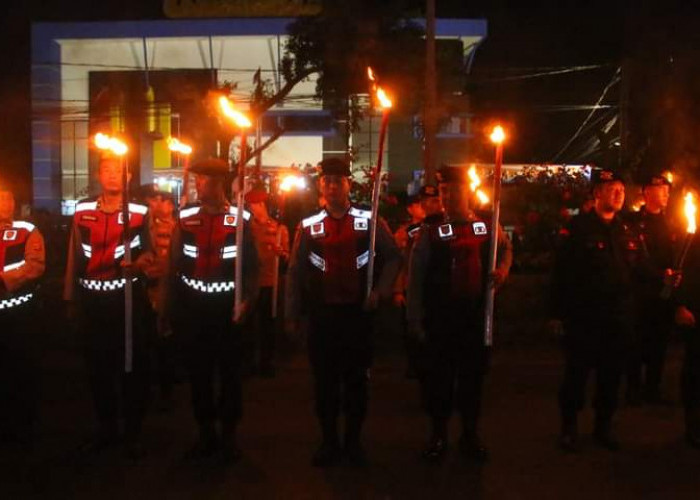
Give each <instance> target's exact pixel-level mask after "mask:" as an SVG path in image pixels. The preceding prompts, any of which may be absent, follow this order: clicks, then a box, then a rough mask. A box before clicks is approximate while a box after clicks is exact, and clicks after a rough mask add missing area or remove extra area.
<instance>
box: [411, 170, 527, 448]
mask: <svg viewBox="0 0 700 500" xmlns="http://www.w3.org/2000/svg"><path fill="white" fill-rule="evenodd" d="M437 177H438V182H439V189H440V199H441V201H442V205H443V206H444V207H445V210H446V213H445V216H444V218H442V219H438V220H435V221H433V222H431V223H427V224H424V225H423V226H422V227H421V230H420V234H419V236H418V239H417V241H416V243H415V245H414V247H413V252H412V254H411V259H410V267H409V288H408V308H407V314H408V322H409V332H411V334H412V335H414V336H415V337H416V338H418V339H419V340H421V341H423V342H425V350H426V356H427V358H428V368H427V370H428V372H427V375H426V377H427V378H426V406H427V411H428V414H429V416H430V420H431V427H432V429H431V435H430V440H429V443H428V446H427V448H426V449H425V450H424V452H423V457H424V459H426V460H427V461H430V462H439V461H440V460H441V459H442V458H443V457H444V455H445V452H446V451H447V437H448V436H447V435H448V432H447V429H448V421H449V418H450V415H451V413H452V409H453V406H454V407H456V408H457V410H458V411H459V413H460V415H461V418H462V436H461V438H460V441H459V449H460V451H461V452H462V454H463V455H464V456H465V457H467V458H472V459H474V460H476V461H478V462H483V461H485V460H486V459H487V457H488V455H487V450H486V448H485V447H484V446H483V444H482V443H481V440H480V439H479V435H478V421H479V416H480V410H481V399H482V386H483V381H484V375H485V373H486V369H487V365H488V349H487V347H486V346H485V345H484V307H485V303H484V299H485V293H486V287H487V284H488V280H489V279H491V280H493V281H494V282H495V284H496V286H500V285H501V284H502V283H503V282H504V281H505V279H506V277H507V276H508V272H509V270H510V265H511V262H512V260H513V258H512V249H511V245H510V241H509V240H508V237H507V235H506V234H505V233H504V232H503V230H502V229H501V228H500V227H499V228H497V229H496V230H497V231H498V257H499V258H498V263H497V268H496V272H495V273H494V275H493V276H490V277H489V276H488V269H487V267H488V249H489V246H490V245H489V242H490V238H491V231H492V228H491V224H490V222H489V221H488V220H486V219H483V218H481V217H479V216H478V215H477V214H476V213H475V211H474V210H473V209H472V206H473V195H472V193H471V192H470V190H469V187H468V179H467V172H466V170H465V169H461V168H458V167H450V166H443V167H442V168H441V169H440V170H439V171H438V176H437ZM455 386H456V387H455Z"/></svg>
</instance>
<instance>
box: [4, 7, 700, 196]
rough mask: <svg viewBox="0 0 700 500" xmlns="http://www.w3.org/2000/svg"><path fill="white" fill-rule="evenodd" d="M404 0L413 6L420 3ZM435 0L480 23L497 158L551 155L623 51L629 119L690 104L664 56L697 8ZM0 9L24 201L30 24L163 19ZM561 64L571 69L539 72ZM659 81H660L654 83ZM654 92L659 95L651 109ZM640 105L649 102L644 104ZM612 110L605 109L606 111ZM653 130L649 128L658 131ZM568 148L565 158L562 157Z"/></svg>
mask: <svg viewBox="0 0 700 500" xmlns="http://www.w3.org/2000/svg"><path fill="white" fill-rule="evenodd" d="M413 3H414V4H415V6H416V7H417V8H420V6H421V5H422V4H423V2H415V1H414V2H413ZM437 4H438V17H483V18H486V19H487V20H488V30H489V36H488V38H487V40H486V42H485V43H484V44H482V46H481V47H479V49H478V52H477V54H476V57H475V60H474V65H473V68H472V73H471V75H470V78H469V83H468V91H469V92H470V94H471V96H472V102H473V105H474V109H475V111H476V113H477V116H476V119H477V122H479V120H486V119H489V118H491V117H494V116H497V117H500V118H502V119H504V120H506V121H507V122H510V123H512V124H513V125H514V127H515V128H516V132H515V134H514V136H513V140H512V142H511V144H510V145H509V151H508V154H507V158H506V161H510V162H546V161H551V160H553V159H554V157H555V154H556V153H557V152H558V151H559V150H560V149H561V147H562V146H563V145H564V144H565V143H566V142H567V140H568V139H569V138H570V137H571V136H572V135H573V134H574V132H575V131H576V129H577V128H578V127H579V125H580V124H581V122H583V120H584V118H585V117H586V115H587V114H588V113H589V112H590V110H589V109H576V110H572V109H571V108H572V107H574V106H580V107H581V106H590V105H592V104H594V103H595V102H596V101H597V100H598V98H599V97H600V95H601V93H602V91H603V89H604V87H605V86H606V85H607V84H608V83H610V81H611V79H612V78H613V76H614V74H615V71H616V70H617V68H618V67H619V66H620V64H621V61H622V60H623V56H628V57H631V59H628V61H629V60H631V61H632V62H631V63H629V68H630V69H629V71H628V73H629V74H635V75H638V76H639V78H635V79H634V81H635V83H634V86H633V88H632V89H631V91H630V96H632V98H633V100H634V99H638V100H639V99H640V97H639V96H642V97H641V99H642V100H644V103H643V105H642V108H643V113H641V115H640V114H638V115H637V116H636V118H637V119H636V120H635V121H636V122H638V123H643V122H644V119H645V117H646V115H649V116H651V115H654V109H656V108H655V107H660V108H663V109H665V110H666V111H665V112H666V117H668V116H674V117H675V116H676V115H679V114H680V115H683V116H685V115H686V114H688V113H690V112H691V111H692V108H693V106H691V105H688V104H681V103H679V102H676V104H675V105H673V103H671V104H669V103H668V99H669V96H671V97H673V96H674V95H675V96H680V95H681V94H682V92H681V91H680V90H677V89H675V88H674V85H675V86H681V87H682V86H683V85H686V86H687V84H686V83H684V82H685V80H684V81H683V82H680V83H679V82H678V81H676V80H674V78H675V77H674V78H669V77H668V75H669V74H670V73H672V72H673V68H671V69H669V65H668V64H663V61H668V60H669V58H671V59H672V58H673V57H674V56H675V57H676V59H679V60H683V59H684V57H685V60H687V61H694V58H693V57H691V56H692V55H694V54H695V51H696V50H697V48H698V47H700V44H698V43H697V39H696V35H695V32H696V31H697V29H696V26H698V24H697V21H698V20H699V19H700V17H698V14H697V12H694V11H692V10H688V9H685V10H681V9H680V8H675V7H672V2H671V3H669V2H664V3H663V5H664V7H663V9H658V10H653V9H649V10H647V11H644V10H641V9H639V8H636V7H635V8H634V9H631V8H625V7H624V3H622V2H614V1H608V2H599V1H594V2H507V1H486V0H481V1H471V2H466V1H464V0H460V1H456V0H455V1H450V0H438V2H437ZM465 4H468V5H465ZM6 5H7V3H6ZM6 9H7V10H6V13H5V16H4V17H3V18H2V20H1V21H0V22H2V24H3V26H2V36H3V38H4V39H3V42H4V44H3V47H5V59H4V63H5V64H4V71H3V74H2V76H0V104H2V106H3V109H4V110H5V115H6V119H4V120H2V121H1V122H0V151H2V153H3V154H2V160H1V161H2V163H1V165H0V168H1V170H2V173H3V176H4V175H5V173H6V172H7V173H8V174H9V176H10V177H11V178H12V179H13V180H14V181H15V182H16V183H17V186H18V187H20V188H21V189H19V194H20V197H21V198H23V199H26V197H27V196H28V184H29V175H30V174H29V164H30V158H31V156H30V148H29V144H30V142H29V136H30V130H29V120H28V116H29V114H30V113H29V111H30V108H29V85H30V81H29V25H30V22H31V21H61V20H64V21H69V20H70V21H81V20H108V19H109V20H121V19H149V18H150V19H153V18H159V17H162V7H161V2H160V1H158V0H140V1H138V0H103V1H100V2H95V1H85V0H74V1H72V2H68V1H63V2H59V1H56V0H43V1H39V0H29V1H18V0H11V1H10V4H9V5H8V6H7V7H6ZM674 62H675V60H674ZM687 64H690V65H691V66H693V65H695V64H696V63H694V62H688V63H687ZM588 65H595V66H599V67H597V68H595V69H590V70H586V71H570V70H571V68H573V67H576V66H588ZM566 69H568V70H569V71H570V72H567V73H563V74H559V75H549V76H547V75H541V74H542V73H547V72H551V71H561V70H566ZM688 71H690V72H691V73H693V71H694V66H693V67H692V68H691V69H690V70H687V68H686V73H687V72H688ZM676 73H679V72H678V71H676ZM533 75H541V76H533ZM659 75H660V76H659ZM659 78H661V80H662V81H663V85H660V84H658V82H659V81H660V80H659ZM686 80H687V78H686ZM654 82H656V83H657V85H656V86H654ZM647 87H650V89H647ZM651 87H653V88H651ZM669 89H671V90H669ZM647 90H648V92H647ZM686 90H687V89H686ZM635 96H636V97H635ZM620 99H621V93H620V85H619V84H618V85H615V86H613V87H612V88H611V89H610V91H609V92H608V94H607V98H606V99H605V100H604V101H602V104H607V105H611V106H617V105H618V104H619V103H620ZM654 99H657V100H658V106H657V102H656V101H655V100H654ZM676 100H678V99H676ZM647 101H648V103H647ZM649 103H650V104H649ZM632 104H633V105H636V104H635V103H634V102H632ZM645 105H646V107H647V108H654V109H651V110H649V109H645V108H644V106H645ZM611 109H612V108H611ZM614 112H615V110H614V109H612V111H611V115H612V114H614ZM674 113H675V114H674ZM642 115H643V116H642ZM639 116H642V117H641V118H639ZM655 116H657V117H658V115H655ZM594 118H597V116H596V117H594ZM592 121H594V120H592ZM673 121H682V120H681V118H678V120H675V119H674V120H673ZM691 121H692V120H691ZM640 127H641V125H640ZM641 128H642V129H643V128H644V127H641ZM657 128H658V127H657ZM632 129H633V128H632ZM632 129H631V130H632ZM643 132H644V131H643ZM655 133H656V134H657V135H658V134H659V132H658V130H657V131H656V132H655ZM583 135H585V134H582V136H583ZM591 135H595V132H594V131H589V133H588V136H589V137H590V136H591ZM642 135H643V134H642ZM662 135H663V134H662ZM667 135H668V134H667ZM672 135H674V134H672ZM584 139H585V137H582V138H581V140H582V141H583V140H584ZM665 140H669V139H665ZM577 149H581V148H580V147H577V144H575V143H574V144H572V147H571V150H570V151H568V152H567V153H565V154H564V157H562V158H560V159H563V160H566V159H568V160H574V159H576V158H574V157H575V156H576V154H577ZM567 155H570V157H569V158H566V156H567Z"/></svg>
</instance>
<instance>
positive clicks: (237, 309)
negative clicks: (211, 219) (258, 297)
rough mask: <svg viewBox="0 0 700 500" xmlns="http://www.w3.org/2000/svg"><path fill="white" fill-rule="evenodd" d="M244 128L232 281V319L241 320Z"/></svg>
mask: <svg viewBox="0 0 700 500" xmlns="http://www.w3.org/2000/svg"><path fill="white" fill-rule="evenodd" d="M246 142H247V138H246V133H245V129H242V131H241V154H240V160H239V163H238V179H237V181H238V182H237V184H238V192H237V193H236V268H235V276H234V279H235V283H234V288H233V290H234V309H233V311H234V320H235V321H236V322H239V321H240V320H241V315H242V312H243V311H241V306H242V304H243V244H244V243H243V226H244V224H245V223H244V219H243V213H244V212H243V204H244V198H243V190H244V189H245V181H244V177H245V164H246V156H247V152H248V151H247V147H246Z"/></svg>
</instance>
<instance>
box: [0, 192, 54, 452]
mask: <svg viewBox="0 0 700 500" xmlns="http://www.w3.org/2000/svg"><path fill="white" fill-rule="evenodd" d="M14 214H15V198H14V195H13V194H12V191H11V190H10V189H9V187H8V186H7V185H6V184H4V183H3V181H2V180H0V441H16V442H20V443H23V444H29V443H30V442H31V440H32V439H33V430H34V419H35V414H36V411H35V407H36V392H37V391H36V364H35V360H34V352H33V351H34V338H33V337H34V335H33V333H34V332H32V330H31V325H32V318H31V316H32V312H33V311H34V306H33V304H34V300H33V299H34V293H35V288H36V284H37V281H38V280H39V278H41V276H42V275H43V274H44V268H45V249H44V238H43V237H42V235H41V233H40V232H39V230H38V229H37V228H36V226H34V224H32V223H30V222H26V221H21V220H15V219H14Z"/></svg>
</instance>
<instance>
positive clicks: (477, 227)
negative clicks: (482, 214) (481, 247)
mask: <svg viewBox="0 0 700 500" xmlns="http://www.w3.org/2000/svg"><path fill="white" fill-rule="evenodd" d="M472 229H473V230H474V234H475V235H477V236H483V235H484V234H486V232H487V231H486V224H485V223H483V222H473V223H472Z"/></svg>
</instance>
